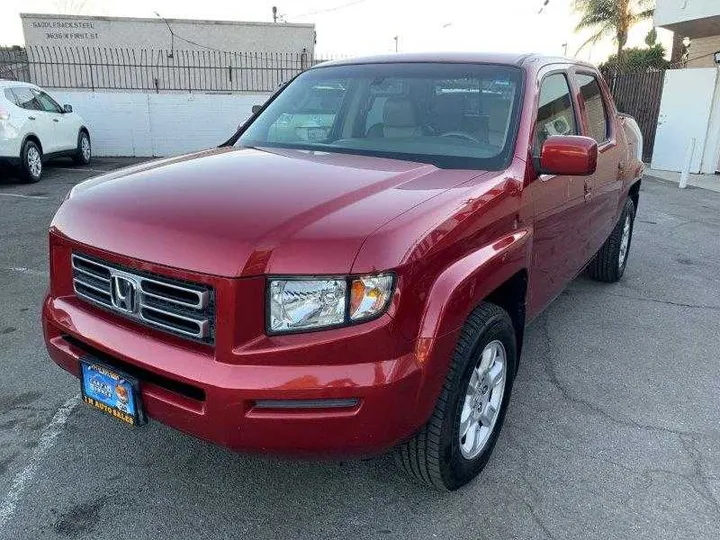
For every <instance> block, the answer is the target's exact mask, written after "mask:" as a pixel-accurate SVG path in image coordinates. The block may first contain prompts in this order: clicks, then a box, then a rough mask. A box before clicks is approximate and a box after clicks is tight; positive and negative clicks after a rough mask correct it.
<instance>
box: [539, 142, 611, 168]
mask: <svg viewBox="0 0 720 540" xmlns="http://www.w3.org/2000/svg"><path fill="white" fill-rule="evenodd" d="M597 158H598V148H597V143H596V142H595V140H594V139H591V138H590V137H579V136H577V135H553V136H552V137H548V138H547V140H546V141H545V142H544V143H543V145H542V149H541V150H540V167H539V169H540V170H539V171H538V172H539V173H540V174H562V175H569V176H587V175H589V174H592V173H594V172H595V169H596V168H597Z"/></svg>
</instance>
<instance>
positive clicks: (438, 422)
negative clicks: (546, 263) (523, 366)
mask: <svg viewBox="0 0 720 540" xmlns="http://www.w3.org/2000/svg"><path fill="white" fill-rule="evenodd" d="M516 366H517V347H516V343H515V331H514V328H513V325H512V322H511V320H510V317H509V316H508V314H507V313H506V312H505V311H504V310H503V309H501V308H500V307H498V306H496V305H494V304H490V303H487V302H483V303H482V304H480V306H478V307H477V308H476V309H475V311H473V312H472V314H471V315H470V317H468V320H467V321H466V323H465V326H464V327H463V329H462V332H461V335H460V339H459V340H458V343H457V346H456V348H455V352H454V354H453V358H452V360H451V365H450V369H449V371H448V374H447V377H446V378H445V383H444V385H443V388H442V391H441V393H440V397H439V398H438V400H437V403H436V405H435V409H434V411H433V414H432V416H431V417H430V420H429V421H428V422H427V424H426V425H425V426H424V427H423V428H422V429H421V430H420V431H419V432H418V433H416V434H415V435H414V436H413V437H412V438H411V439H410V440H409V441H407V442H405V443H403V444H402V445H400V446H399V447H398V448H397V449H396V462H397V463H398V465H399V466H400V468H401V469H403V470H404V471H405V472H406V473H407V474H408V475H410V476H411V477H413V478H414V479H416V480H418V481H420V482H422V483H424V484H426V485H428V486H430V487H434V488H436V489H440V490H455V489H458V488H460V487H462V486H464V485H465V484H467V483H468V482H470V481H471V480H472V479H473V478H475V477H476V476H477V475H478V474H480V471H482V470H483V468H484V467H485V464H486V463H487V461H488V459H490V454H491V453H492V450H493V448H494V447H495V442H496V441H497V438H498V435H499V434H500V428H501V427H502V424H503V421H504V420H505V411H506V409H507V404H508V401H509V399H510V390H511V388H512V382H513V378H514V377H515V368H516Z"/></svg>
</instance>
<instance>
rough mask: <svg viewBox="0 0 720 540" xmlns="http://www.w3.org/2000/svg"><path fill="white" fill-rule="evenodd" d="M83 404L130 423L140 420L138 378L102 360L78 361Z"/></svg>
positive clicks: (136, 424)
mask: <svg viewBox="0 0 720 540" xmlns="http://www.w3.org/2000/svg"><path fill="white" fill-rule="evenodd" d="M80 367H81V370H82V378H81V379H80V387H81V390H82V396H83V400H84V401H85V403H87V404H88V405H90V406H91V407H94V408H96V409H99V410H101V411H102V412H104V413H106V414H109V415H110V416H113V417H114V418H117V419H118V420H121V421H123V422H125V423H127V424H130V425H131V426H138V425H140V424H142V423H144V415H143V411H142V404H141V402H140V386H139V384H138V380H137V379H135V378H133V377H130V376H129V375H127V374H125V373H122V372H121V371H118V370H116V369H115V368H111V367H108V366H106V365H104V364H102V363H98V362H95V361H93V360H90V361H87V362H86V361H81V362H80Z"/></svg>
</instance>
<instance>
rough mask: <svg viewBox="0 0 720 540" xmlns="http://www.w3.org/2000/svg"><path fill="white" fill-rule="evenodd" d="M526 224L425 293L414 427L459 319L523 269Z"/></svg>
mask: <svg viewBox="0 0 720 540" xmlns="http://www.w3.org/2000/svg"><path fill="white" fill-rule="evenodd" d="M531 233H532V231H531V229H530V228H524V229H518V230H516V231H514V232H512V233H510V234H508V235H506V236H503V237H501V238H499V239H498V240H496V241H494V242H492V243H490V244H487V245H485V246H483V247H481V248H480V249H478V250H476V251H474V252H472V253H470V254H469V255H467V256H465V257H463V258H462V259H460V260H458V261H456V262H455V263H453V264H452V265H450V266H449V267H448V268H446V269H445V270H444V271H443V272H442V273H441V274H440V275H439V276H438V278H437V279H436V280H435V283H434V284H433V286H432V288H431V290H430V293H429V295H428V299H427V302H426V304H425V309H424V312H423V316H422V319H421V323H420V331H419V333H418V338H417V341H416V344H415V356H416V358H417V361H418V363H419V364H420V366H421V368H422V372H423V378H424V384H422V385H421V386H420V392H419V395H418V399H417V403H416V410H417V411H418V426H420V425H422V424H423V423H424V422H426V421H427V419H428V418H429V417H430V414H432V411H433V408H434V406H435V402H436V401H437V398H438V396H439V394H440V389H441V388H442V385H443V383H444V382H445V377H446V374H447V371H448V369H449V365H450V360H451V357H452V354H453V350H454V348H455V344H456V343H457V339H458V337H459V334H460V330H461V328H462V326H463V324H465V320H466V319H467V318H468V316H469V315H470V313H471V312H472V311H473V309H475V308H476V307H477V306H478V304H480V302H482V300H483V299H485V298H487V297H488V296H489V295H490V294H491V293H492V292H493V291H494V290H496V289H497V288H498V287H499V286H500V285H502V284H503V283H505V282H506V281H508V280H509V279H510V278H511V277H513V276H514V275H516V274H517V273H518V272H520V271H523V270H526V269H527V268H529V264H530V248H531V242H530V239H531V238H532V234H531Z"/></svg>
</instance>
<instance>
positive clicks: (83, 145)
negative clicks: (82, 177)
mask: <svg viewBox="0 0 720 540" xmlns="http://www.w3.org/2000/svg"><path fill="white" fill-rule="evenodd" d="M91 159H92V145H91V144H90V135H88V134H87V133H85V132H84V131H81V132H80V134H79V135H78V143H77V150H76V151H75V155H74V156H73V161H74V162H75V165H89V164H90V160H91Z"/></svg>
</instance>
